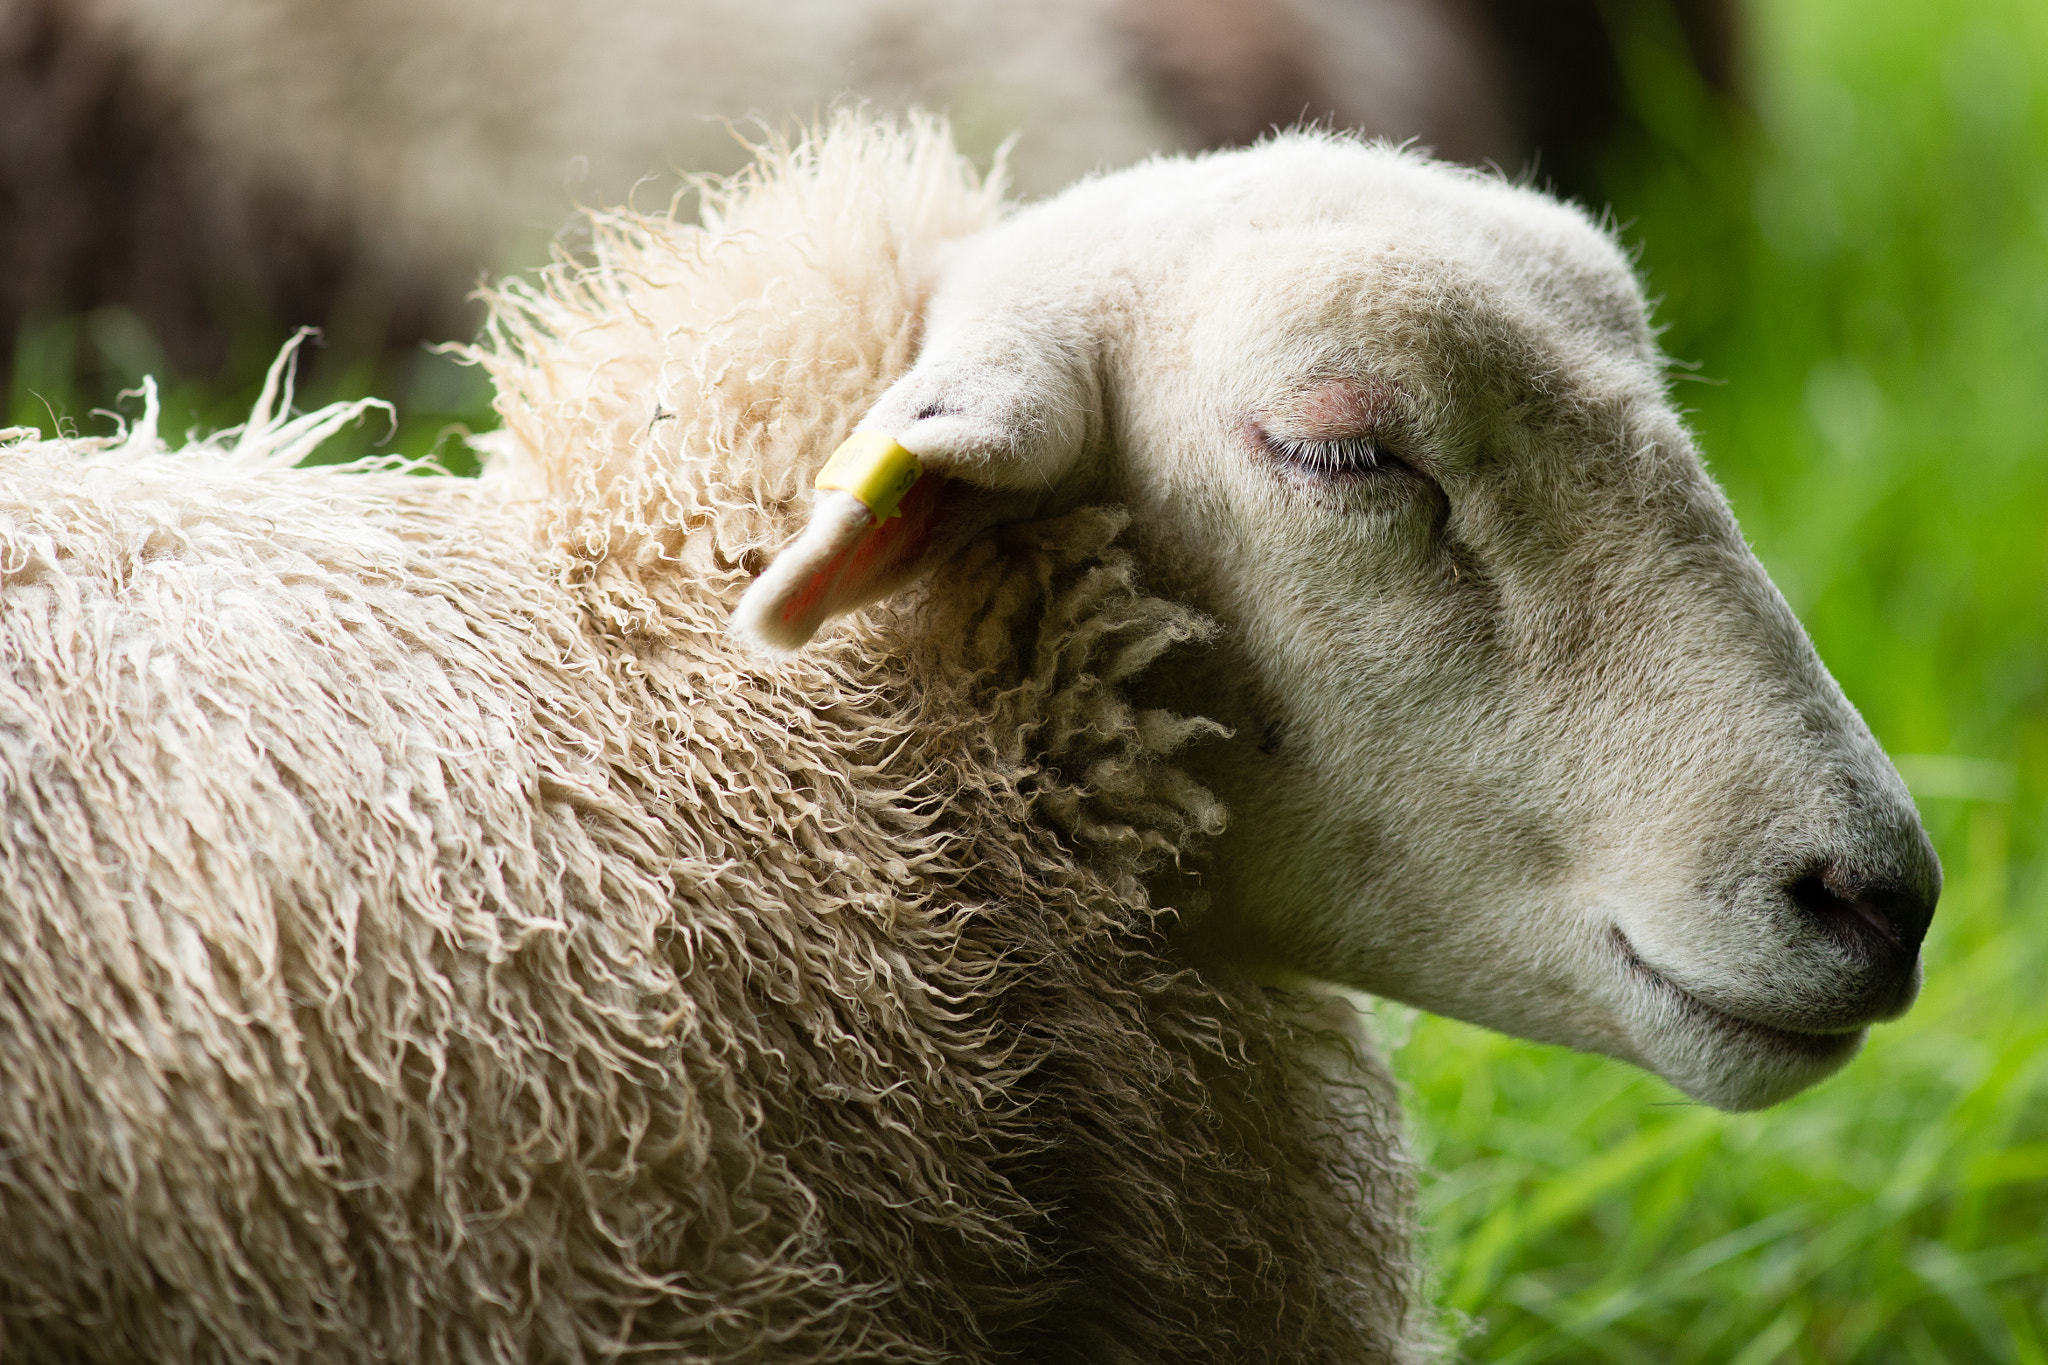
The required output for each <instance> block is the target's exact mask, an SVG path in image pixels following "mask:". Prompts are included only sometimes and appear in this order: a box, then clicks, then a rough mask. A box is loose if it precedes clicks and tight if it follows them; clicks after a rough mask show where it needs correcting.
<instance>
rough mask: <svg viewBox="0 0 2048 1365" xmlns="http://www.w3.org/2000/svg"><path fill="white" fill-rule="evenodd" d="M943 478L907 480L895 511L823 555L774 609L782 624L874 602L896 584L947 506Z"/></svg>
mask: <svg viewBox="0 0 2048 1365" xmlns="http://www.w3.org/2000/svg"><path fill="white" fill-rule="evenodd" d="M945 485H946V480H945V479H943V478H941V477H940V476H938V475H936V474H927V475H925V476H924V477H923V478H921V479H919V480H918V481H917V482H916V483H914V484H912V485H911V486H910V491H909V492H908V493H905V494H904V495H903V501H902V503H901V504H900V505H899V506H898V507H897V512H898V513H899V515H897V516H893V517H890V518H889V519H888V520H886V521H883V522H881V523H879V524H877V523H875V522H872V521H871V522H869V523H868V526H867V529H866V530H864V531H862V532H861V533H860V534H859V535H857V536H856V537H855V538H854V539H852V540H850V541H848V542H847V543H846V544H845V545H844V546H842V547H840V548H839V549H838V550H837V551H836V552H834V553H833V555H832V557H831V558H829V559H827V560H826V561H825V563H824V565H823V566H822V567H820V568H819V569H818V571H817V572H816V573H814V574H812V575H811V576H810V577H809V578H807V579H805V580H804V581H803V585H802V586H801V587H799V588H798V589H797V590H796V591H795V592H793V593H791V594H790V595H789V596H788V597H787V598H785V599H784V600H783V602H782V604H781V608H780V610H779V611H778V612H777V613H776V614H777V616H779V617H780V618H781V620H782V622H783V623H784V624H785V625H789V624H794V623H796V622H799V621H805V620H810V619H813V618H815V617H825V616H835V615H837V614H838V613H840V612H842V611H850V610H852V609H853V608H854V607H858V606H861V605H862V604H864V603H867V602H872V601H874V600H875V599H876V598H877V597H881V596H883V595H885V594H886V593H888V592H889V590H890V589H892V588H894V587H896V586H897V584H898V583H899V582H900V581H901V580H902V578H903V577H904V576H905V575H906V574H907V572H908V571H909V570H911V569H913V568H914V567H915V566H916V564H917V561H918V558H919V556H921V555H922V554H923V553H924V551H925V548H926V547H927V546H928V545H929V544H930V543H931V535H932V528H933V526H935V525H936V524H937V522H938V519H939V512H940V510H941V509H942V508H943V507H944V506H945V501H946V498H945Z"/></svg>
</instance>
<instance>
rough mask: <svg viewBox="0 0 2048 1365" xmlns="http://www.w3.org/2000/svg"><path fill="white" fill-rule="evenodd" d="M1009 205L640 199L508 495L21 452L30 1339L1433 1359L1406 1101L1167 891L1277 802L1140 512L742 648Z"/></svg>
mask: <svg viewBox="0 0 2048 1365" xmlns="http://www.w3.org/2000/svg"><path fill="white" fill-rule="evenodd" d="M999 212H1000V201H999V196H998V193H997V191H996V190H994V189H992V188H989V187H984V186H981V185H978V184H977V183H976V182H975V180H974V177H973V175H972V173H971V171H969V170H968V169H966V168H965V167H964V166H963V164H962V163H961V161H960V160H959V158H958V157H957V156H956V155H955V154H954V153H953V152H952V150H951V149H950V147H949V145H947V143H946V141H945V138H944V135H943V133H942V132H941V131H940V130H937V129H935V128H933V127H931V126H925V125H913V126H911V127H909V128H906V129H887V128H876V127H873V126H869V125H864V124H861V123H859V122H856V121H852V120H841V121H840V122H838V123H836V124H834V125H832V126H830V127H829V128H827V129H826V130H825V131H824V132H822V133H821V134H820V135H819V136H818V137H817V138H816V139H814V140H813V141H812V142H809V143H807V144H804V145H800V146H796V147H785V148H778V149H771V150H770V152H769V153H768V154H767V155H766V156H765V157H764V161H763V165H762V167H761V168H759V169H757V170H756V171H754V172H751V173H749V174H748V175H747V176H745V177H743V178H741V179H740V180H738V181H736V182H733V183H731V184H729V185H727V186H725V187H723V188H716V187H707V189H706V190H705V199H704V204H703V206H702V212H701V215H700V218H701V224H700V225H689V224H686V223H684V222H680V221H677V220H676V219H675V217H674V216H673V215H671V216H665V217H657V218H652V219H646V220H641V219H628V218H624V217H604V218H600V219H599V220H598V224H597V226H598V231H597V236H596V248H595V251H594V254H593V256H592V257H591V258H589V259H587V260H585V261H584V262H582V263H581V264H573V265H572V264H569V263H563V264H561V265H559V266H557V267H556V268H555V269H554V270H553V272H552V273H551V274H549V275H548V276H547V277H546V278H545V279H544V280H543V281H542V283H541V284H540V285H539V286H536V287H527V288H512V289H508V290H507V291H506V292H504V293H501V294H500V295H499V296H498V297H497V299H496V300H495V321H494V323H493V329H492V333H491V340H490V341H489V342H488V343H487V344H486V345H485V346H484V347H483V348H482V349H481V350H480V351H479V352H478V353H477V357H478V358H479V359H480V360H481V361H482V362H483V363H484V364H486V365H487V366H488V367H489V369H490V371H491V373H492V375H493V377H494V378H495V379H496V380H497V382H498V384H499V387H500V400H499V402H500V409H501V411H502V413H503V416H504V419H505V420H504V429H503V431H502V432H500V433H498V434H497V435H496V437H495V438H494V441H495V446H494V449H493V452H492V458H491V462H490V466H489V468H488V469H487V471H486V473H485V476H484V477H483V478H482V479H480V480H475V481H470V480H458V479H452V478H446V477H421V476H419V471H414V470H406V469H400V468H395V467H392V466H390V465H389V464H385V465H362V466H355V467H348V468H296V467H294V466H295V465H296V463H297V462H298V461H299V460H300V459H301V458H302V457H303V455H304V454H305V453H306V451H307V450H308V449H309V448H310V446H311V444H312V443H314V442H315V441H317V440H318V439H319V438H320V436H321V435H322V434H323V432H324V430H326V429H330V428H331V427H332V425H333V424H335V423H337V422H339V421H341V420H344V419H346V418H347V417H349V416H352V415H353V414H354V412H355V411H356V410H357V409H343V410H327V411H323V412H321V413H315V414H311V415H309V416H308V417H305V418H300V419H298V420H296V421H293V422H286V421H285V420H284V419H283V418H282V416H281V415H279V414H280V413H281V411H282V410H283V408H284V407H285V406H286V405H288V403H289V394H288V391H287V392H286V393H284V394H283V395H278V394H275V393H273V394H268V395H266V399H265V402H264V403H263V404H262V405H261V406H260V407H259V410H258V412H257V414H256V415H255V417H254V418H253V419H252V421H251V423H250V425H249V426H248V427H247V428H245V429H243V430H242V431H240V432H239V433H237V434H235V435H234V436H232V437H231V438H228V439H221V440H216V441H211V442H205V443H200V444H197V445H194V446H191V447H188V448H187V449H184V450H181V451H172V450H169V449H167V448H166V447H165V446H164V444H163V443H162V442H161V441H160V440H158V438H157V436H156V433H155V430H154V422H153V420H146V421H144V422H143V423H140V424H138V426H137V428H136V430H134V431H133V432H131V433H129V434H127V435H126V436H125V437H122V438H117V439H107V440H78V439H71V440H57V441H37V440H34V439H28V438H27V437H26V436H25V435H24V434H23V433H12V436H13V438H14V439H13V441H12V443H11V444H8V445H6V446H5V447H4V448H0V573H4V588H0V657H4V668H0V803H4V818H5V821H6V834H5V839H4V841H0V1228H4V1229H5V1234H4V1236H0V1357H4V1359H5V1360H7V1361H9V1362H40V1361H60V1360H61V1361H67V1362H86V1361H117V1360H118V1361H129V1360H138V1359H144V1360H152V1361H221V1362H229V1361H232V1362H260V1361H357V1360H359V1361H372V1360H378V1361H381V1360H410V1361H423V1362H433V1361H451V1362H453V1361H462V1362H514V1361H519V1362H527V1361H595V1360H611V1359H618V1358H631V1359H652V1360H664V1361H690V1360H704V1361H712V1360H716V1361H733V1360H747V1361H764V1362H822V1361H855V1360H859V1361H906V1362H908V1361H934V1362H936V1361H976V1360H1002V1359H1029V1360H1102V1361H1119V1360H1133V1361H1135V1360H1146V1361H1233V1362H1243V1361H1263V1360H1273V1361H1280V1360H1286V1361H1296V1362H1302V1361H1339V1360H1342V1361H1392V1360H1409V1359H1414V1358H1418V1357H1419V1356H1421V1355H1422V1354H1425V1353H1426V1351H1427V1345H1426V1343H1425V1341H1424V1337H1425V1336H1426V1332H1425V1331H1424V1330H1423V1328H1422V1326H1421V1325H1420V1323H1419V1321H1418V1318H1419V1314H1418V1311H1417V1310H1416V1309H1415V1308H1414V1306H1413V1300H1414V1279H1415V1275H1414V1269H1413V1266H1412V1264H1411V1259H1410V1243H1411V1211H1410V1203H1411V1195H1412V1180H1411V1176H1410V1173H1409V1171H1408V1169H1407V1167H1406V1165H1405V1163H1404V1159H1403V1157H1402V1154H1401V1146H1400V1139H1399V1132H1398V1119H1397V1114H1396V1110H1395V1105H1394V1096H1393V1087H1392V1085H1391V1083H1390V1082H1389V1080H1388V1078H1387V1076H1386V1075H1385V1072H1384V1070H1383V1068H1382V1067H1381V1066H1380V1064H1379V1063H1378V1062H1377V1061H1376V1060H1375V1059H1374V1058H1373V1057H1372V1056H1371V1054H1370V1052H1369V1050H1367V1049H1365V1048H1364V1047H1363V1045H1362V1044H1361V1043H1360V1042H1359V1041H1358V1040H1357V1038H1356V1037H1354V1036H1351V1035H1349V1034H1346V1033H1345V1032H1344V1031H1343V1030H1342V1029H1339V1028H1336V1027H1334V1026H1333V1024H1332V1020H1331V1014H1330V1010H1329V1009H1328V1007H1326V1006H1318V1005H1317V1004H1316V1003H1315V1002H1313V1001H1309V1000H1304V999H1300V998H1289V997H1284V996H1279V995H1275V994H1273V993H1270V992H1266V991H1263V990H1261V989H1259V988H1257V987H1256V986H1254V985H1252V984H1250V983H1249V982H1247V981H1243V980H1238V979H1233V978H1231V977H1229V976H1227V975H1225V974H1220V973H1215V972H1205V973H1197V972H1194V971H1192V970H1189V969H1187V968H1185V967H1184V966H1182V965H1180V964H1178V963H1177V962H1176V961H1175V958H1174V955H1173V951H1172V947H1171V941H1170V930H1171V927H1172V922H1173V916H1172V915H1171V914H1170V913H1169V912H1168V911H1166V910H1165V908H1164V907H1161V906H1157V905H1155V904H1153V903H1152V902H1151V901H1150V900H1149V899H1148V896H1147V892H1146V889H1145V886H1146V878H1147V875H1148V874H1149V873H1151V872H1153V871H1155V870H1157V869H1158V868H1159V867H1161V866H1162V865H1164V864H1165V863H1166V862H1167V861H1170V860H1173V859H1175V858H1177V857H1179V856H1180V854H1181V852H1182V851H1183V850H1185V849H1187V848H1189V847H1191V846H1192V844H1193V842H1195V841H1198V840H1199V839H1200V838H1201V837H1202V836H1203V835H1204V834H1205V833H1206V832H1209V831H1213V830H1214V829H1215V828H1217V827H1218V826H1219V824H1220V821H1221V819H1222V813H1221V811H1220V810H1219V809H1218V808H1217V806H1216V804H1215V802H1214V801H1213V800H1212V799H1211V798H1209V797H1208V796H1207V795H1206V793H1204V792H1203V791H1202V790H1201V789H1200V788H1199V787H1197V786H1195V785H1194V784H1193V783H1191V782H1190V781H1189V780H1188V779H1187V778H1186V777H1185V776H1183V775H1182V774H1181V773H1180V771H1179V770H1178V769H1177V768H1176V767H1175V764H1174V755H1175V754H1176V752H1177V751H1178V750H1179V749H1180V748H1181V747H1182V746H1183V745H1185V744H1187V743H1189V742H1192V741H1197V740H1199V738H1200V737H1201V735H1202V734H1203V733H1204V732H1205V731H1206V730H1207V729H1208V728H1209V727H1208V726H1207V725H1206V723H1205V722H1202V721H1200V720H1195V719H1187V718H1180V717H1175V716H1171V715H1165V714H1159V713H1149V714H1148V713H1139V712H1134V711H1133V709H1132V708H1131V706H1130V705H1129V704H1128V703H1127V701H1126V700H1125V699H1124V692H1123V689H1124V686H1125V684H1126V683H1127V681H1128V680H1129V679H1131V678H1132V677H1134V676H1135V675H1137V674H1139V673H1140V672H1142V671H1143V670H1145V669H1147V668H1150V667H1152V666H1154V664H1155V662H1156V661H1157V660H1158V659H1159V658H1160V657H1161V656H1162V655H1163V654H1165V653H1166V652H1167V651H1169V650H1171V649H1173V648H1175V647H1177V646H1183V645H1192V644H1195V643H1197V642H1199V640H1200V639H1201V638H1202V637H1203V636H1204V634H1205V632H1206V630H1207V626H1206V625H1205V623H1204V622H1203V621H1202V620H1201V619H1200V618H1199V617H1197V616H1195V615H1194V614H1193V613H1191V612H1190V611H1188V610H1187V609H1185V608H1183V607H1181V606H1178V605H1176V604H1174V603H1171V602H1168V601H1163V600H1160V599H1158V598H1155V597H1152V596H1149V595H1147V594H1146V592H1145V591H1144V590H1143V588H1142V586H1141V585H1140V584H1139V583H1138V582H1137V581H1135V578H1134V575H1133V570H1132V565H1131V561H1130V559H1129V558H1128V557H1127V556H1126V555H1125V554H1124V553H1123V552H1122V551H1121V550H1120V549H1119V548H1118V544H1117V537H1118V533H1119V530H1120V528H1121V525H1122V514H1121V513H1119V512H1117V511H1115V510H1113V509H1106V508H1086V509H1082V510H1080V511H1078V512H1073V513H1070V514H1068V515H1066V516H1064V517H1062V518H1060V519H1058V520H1052V521H1046V522H1041V523H1036V524H1031V525H1024V526H1018V527H1012V528H1009V529H1007V530H1006V531H1004V532H1002V533H1000V534H999V535H996V536H992V537H987V538H984V539H983V540H982V541H980V542H978V543H976V544H974V545H972V546H971V547H969V548H968V549H967V550H965V551H963V552H962V553H961V554H960V555H959V556H957V557H956V558H955V559H954V560H953V561H952V562H950V563H948V564H946V565H943V566H942V567H941V568H940V569H939V571H938V572H937V573H936V574H935V575H933V576H932V578H931V579H930V580H929V581H928V582H927V584H926V585H925V586H924V587H923V588H921V589H919V590H917V591H914V592H912V593H910V594H907V595H905V596H904V597H902V598H900V599H899V600H897V601H896V602H894V603H890V604H885V605H883V606H881V607H878V608H875V609H872V610H870V611H868V612H866V613H864V614H862V615H861V616H858V617H856V618H853V619H851V620H849V621H846V622H842V623H841V624H840V625H839V626H838V627H837V628H835V629H833V630H831V631H829V632H828V633H827V635H826V636H825V637H824V638H823V639H821V641H820V642H819V643H818V644H817V645H816V646H815V647H814V648H812V649H810V650H807V651H806V652H804V653H803V654H801V655H800V656H798V657H796V658H794V659H791V660H788V661H784V662H781V663H776V664H769V663H765V662H762V661H760V660H758V659H755V658H752V657H749V656H747V655H746V654H744V653H743V652H741V651H739V650H738V649H737V648H736V647H735V646H734V645H732V644H731V643H729V642H728V641H727V640H726V638H725V637H724V634H723V629H724V625H725V621H726V618H727V616H728V614H729V613H730V610H731V607H732V605H733V603H734V602H735V601H736V600H737V597H738V595H739V594H740V592H741V591H742V590H743V589H744V587H745V586H746V584H747V582H748V581H749V578H750V574H751V572H752V571H754V570H755V569H757V568H758V565H759V563H760V561H761V559H762V557H763V556H764V555H765V554H766V553H768V552H769V551H771V550H772V549H773V548H774V547H775V546H777V545H778V544H780V543H781V541H782V540H783V539H785V538H786V537H787V536H788V535H789V534H790V533H791V532H792V531H793V530H794V529H795V527H796V526H797V525H798V524H799V522H800V521H801V519H802V516H803V514H804V511H805V506H806V492H805V487H806V484H807V482H808V476H809V474H810V473H811V472H812V471H813V470H815V468H816V467H817V465H818V464H819V463H820V462H821V461H822V460H823V458H824V456H825V454H826V453H827V452H829V451H830V449H831V448H832V447H833V445H834V444H835V442H836V441H837V440H838V439H839V437H840V436H842V435H843V434H844V432H845V431H846V430H847V429H848V428H849V427H850V425H851V423H852V421H853V420H854V419H855V418H856V417H857V416H858V415H859V413H860V412H861V410H862V409H863V408H864V407H865V406H866V405H867V404H868V403H870V402H872V401H873V399H874V397H875V395H876V394H878V393H879V392H880V391H881V390H882V389H883V388H884V387H885V386H886V385H887V384H888V383H889V382H890V381H891V380H892V379H894V378H895V377H896V376H897V375H898V374H899V373H901V372H902V370H903V369H904V368H905V367H906V366H907V365H908V364H909V362H910V360H911V358H912V356H913V353H914V350H915V347H916V342H917V332H918V319H919V313H920V309H921V307H922V303H923V299H924V293H925V290H926V288H927V282H928V275H929V269H930V266H931V264H932V262H933V260H934V258H935V257H936V256H937V255H938V254H939V253H940V252H941V251H942V250H943V248H944V245H945V243H946V242H947V241H949V240H951V239H954V238H957V237H960V236H962V235H965V234H967V233H971V232H973V231H975V230H977V229H979V228H981V227H983V226H986V225H987V224H989V223H990V222H992V221H994V219H995V218H996V216H997V215H998V213H999Z"/></svg>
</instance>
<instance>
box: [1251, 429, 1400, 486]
mask: <svg viewBox="0 0 2048 1365" xmlns="http://www.w3.org/2000/svg"><path fill="white" fill-rule="evenodd" d="M1259 435H1260V438H1261V440H1262V441H1263V442H1264V444H1265V447H1266V449H1267V451H1268V452H1270V453H1271V454H1272V455H1273V456H1274V457H1275V458H1277V459H1279V460H1281V461H1282V462H1283V463H1286V464H1288V465H1291V466H1292V467H1294V468H1296V469H1299V470H1302V471H1303V472H1305V473H1309V474H1318V475H1323V476H1326V477H1327V476H1333V475H1344V474H1350V475H1367V474H1371V473H1373V472H1374V471H1376V470H1381V469H1385V468H1388V467H1389V466H1393V465H1398V464H1400V463H1401V461H1400V459H1399V458H1398V457H1396V456H1393V455H1390V454H1388V453H1387V451H1386V448H1385V447H1384V446H1383V445H1382V444H1381V443H1380V442H1379V441H1378V439H1376V438H1375V437H1372V436H1368V435H1356V436H1339V437H1333V438H1327V439H1318V438H1311V437H1306V436H1287V435H1282V434H1280V433H1278V432H1271V431H1266V430H1264V429H1261V430H1260V432H1259Z"/></svg>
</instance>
